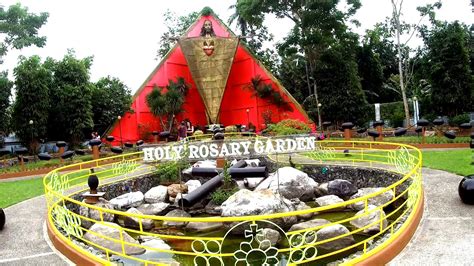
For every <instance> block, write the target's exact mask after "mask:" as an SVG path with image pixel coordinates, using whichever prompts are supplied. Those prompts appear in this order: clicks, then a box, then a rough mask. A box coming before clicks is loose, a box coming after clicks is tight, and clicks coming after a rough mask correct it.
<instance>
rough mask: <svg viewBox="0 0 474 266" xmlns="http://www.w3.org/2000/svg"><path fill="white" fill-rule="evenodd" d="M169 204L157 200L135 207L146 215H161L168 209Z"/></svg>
mask: <svg viewBox="0 0 474 266" xmlns="http://www.w3.org/2000/svg"><path fill="white" fill-rule="evenodd" d="M169 206H170V204H169V203H165V202H158V203H153V204H149V203H145V204H142V205H140V206H138V208H137V209H138V210H139V211H140V212H142V213H143V214H146V215H161V214H163V212H165V211H166V210H167V209H168V207H169Z"/></svg>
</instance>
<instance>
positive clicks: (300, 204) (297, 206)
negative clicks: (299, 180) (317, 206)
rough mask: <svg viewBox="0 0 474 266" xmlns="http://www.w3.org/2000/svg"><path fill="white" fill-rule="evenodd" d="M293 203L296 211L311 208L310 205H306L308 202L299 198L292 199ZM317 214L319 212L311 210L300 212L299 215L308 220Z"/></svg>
mask: <svg viewBox="0 0 474 266" xmlns="http://www.w3.org/2000/svg"><path fill="white" fill-rule="evenodd" d="M291 203H292V204H293V206H294V207H295V210H296V211H302V210H309V209H311V207H309V206H308V205H306V203H304V202H302V201H300V200H299V199H292V200H291ZM315 214H317V213H315V212H310V213H306V214H300V215H298V219H303V220H308V219H311V217H313V215H315Z"/></svg>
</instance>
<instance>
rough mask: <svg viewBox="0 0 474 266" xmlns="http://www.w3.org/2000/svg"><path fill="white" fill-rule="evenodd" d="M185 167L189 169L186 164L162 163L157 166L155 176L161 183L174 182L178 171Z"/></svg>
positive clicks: (177, 162)
mask: <svg viewBox="0 0 474 266" xmlns="http://www.w3.org/2000/svg"><path fill="white" fill-rule="evenodd" d="M187 167H189V165H188V163H185V162H181V161H169V162H164V163H160V164H158V165H157V167H156V171H155V174H156V175H157V176H158V178H159V179H160V181H162V182H169V181H176V180H178V177H179V174H180V171H181V170H183V169H185V168H187Z"/></svg>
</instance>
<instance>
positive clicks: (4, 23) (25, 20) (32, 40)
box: [0, 3, 49, 62]
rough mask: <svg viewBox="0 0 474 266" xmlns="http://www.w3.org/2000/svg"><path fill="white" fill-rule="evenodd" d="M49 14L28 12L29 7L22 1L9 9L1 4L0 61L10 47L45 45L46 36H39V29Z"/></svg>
mask: <svg viewBox="0 0 474 266" xmlns="http://www.w3.org/2000/svg"><path fill="white" fill-rule="evenodd" d="M48 16H49V14H48V13H45V12H42V13H40V14H39V15H36V14H32V13H28V8H27V7H23V6H21V4H20V3H17V4H15V5H12V6H10V7H9V8H8V10H5V9H4V8H3V7H2V6H0V33H1V35H2V38H3V39H2V41H1V44H0V62H1V58H2V57H3V56H5V55H6V54H7V52H8V51H9V50H10V49H22V48H23V47H28V46H31V45H35V46H38V47H43V46H44V45H45V44H46V37H44V36H38V30H39V29H40V28H41V27H42V26H43V25H44V24H45V23H46V21H47V20H48Z"/></svg>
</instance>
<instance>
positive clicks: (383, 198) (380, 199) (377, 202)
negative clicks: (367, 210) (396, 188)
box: [350, 187, 395, 211]
mask: <svg viewBox="0 0 474 266" xmlns="http://www.w3.org/2000/svg"><path fill="white" fill-rule="evenodd" d="M383 189H385V188H383V187H368V188H361V189H359V190H358V192H357V193H356V194H354V195H352V196H351V197H350V200H352V199H355V198H359V197H363V196H366V195H369V194H372V193H375V192H379V191H381V190H383ZM394 197H395V194H394V193H393V190H388V191H385V192H383V193H381V194H379V195H377V196H375V197H371V198H369V199H368V205H374V206H381V205H383V204H385V203H387V202H389V201H391V200H393V198H394ZM350 207H351V208H352V209H354V210H357V211H360V210H363V209H364V207H365V203H364V201H359V202H356V203H354V204H352V205H350Z"/></svg>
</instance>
